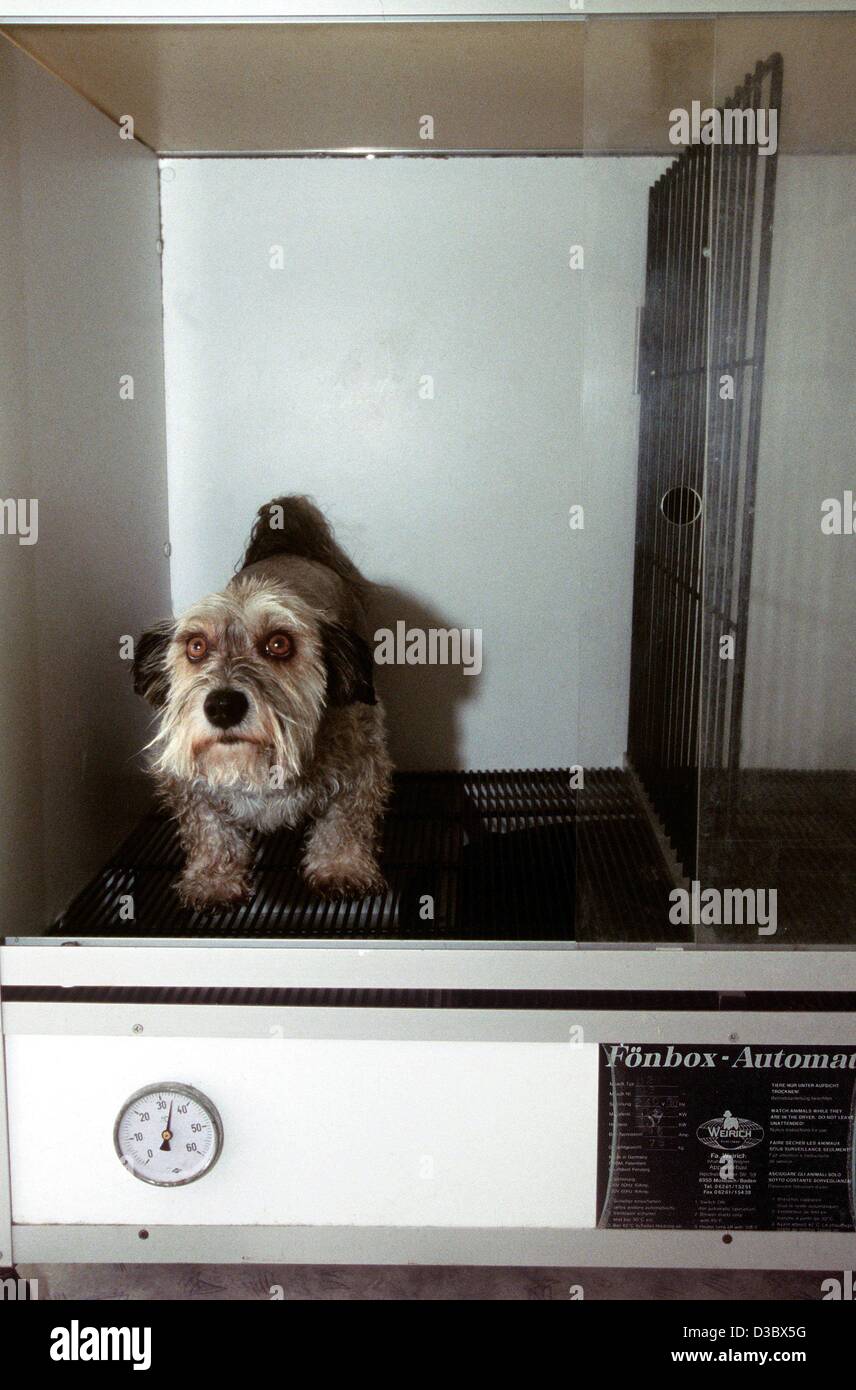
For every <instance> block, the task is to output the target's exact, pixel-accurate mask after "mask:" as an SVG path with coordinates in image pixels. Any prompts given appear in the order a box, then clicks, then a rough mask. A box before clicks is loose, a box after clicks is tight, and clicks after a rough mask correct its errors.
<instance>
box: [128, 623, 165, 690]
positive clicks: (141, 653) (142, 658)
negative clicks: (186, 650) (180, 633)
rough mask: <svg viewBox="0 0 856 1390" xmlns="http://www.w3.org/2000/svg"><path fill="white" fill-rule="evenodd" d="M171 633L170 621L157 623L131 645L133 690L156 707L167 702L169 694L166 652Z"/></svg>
mask: <svg viewBox="0 0 856 1390" xmlns="http://www.w3.org/2000/svg"><path fill="white" fill-rule="evenodd" d="M174 632H175V624H174V623H173V622H165V623H157V624H156V625H155V627H150V628H149V629H148V631H147V632H144V633H143V635H142V637H140V638H139V640H138V641H137V642H136V643H135V644H134V664H133V667H132V668H131V670H132V675H133V677H134V689H135V691H136V692H137V694H138V695H142V697H143V699H144V700H148V701H149V704H152V705H154V707H155V709H160V707H161V705H163V704H165V703H166V698H167V695H168V694H169V675H168V674H167V669H166V653H167V648H168V647H169V644H170V642H171V641H172V636H173V633H174Z"/></svg>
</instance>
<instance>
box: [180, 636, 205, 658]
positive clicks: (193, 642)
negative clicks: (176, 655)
mask: <svg viewBox="0 0 856 1390" xmlns="http://www.w3.org/2000/svg"><path fill="white" fill-rule="evenodd" d="M184 650H185V651H186V652H187V659H188V661H201V660H202V658H203V657H204V656H207V655H208V642H207V640H206V639H205V638H204V637H201V636H200V635H199V633H198V632H197V633H196V635H195V636H194V637H188V639H187V643H186V645H185V648H184Z"/></svg>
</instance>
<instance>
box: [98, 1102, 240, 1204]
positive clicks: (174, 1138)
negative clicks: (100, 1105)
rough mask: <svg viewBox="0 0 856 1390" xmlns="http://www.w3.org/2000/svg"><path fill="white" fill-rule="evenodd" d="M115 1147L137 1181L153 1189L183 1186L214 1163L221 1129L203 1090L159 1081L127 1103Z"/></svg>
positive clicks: (120, 1116) (121, 1113) (117, 1126)
mask: <svg viewBox="0 0 856 1390" xmlns="http://www.w3.org/2000/svg"><path fill="white" fill-rule="evenodd" d="M113 1143H114V1144H115V1146H116V1152H117V1154H118V1155H119V1157H120V1159H121V1160H122V1162H123V1164H124V1165H125V1167H126V1168H127V1170H128V1172H129V1173H133V1175H134V1177H135V1178H139V1179H140V1180H141V1181H142V1182H150V1183H154V1184H155V1186H157V1187H181V1186H182V1185H183V1184H184V1183H188V1182H195V1181H196V1179H197V1178H201V1177H202V1175H203V1173H207V1172H208V1170H209V1168H211V1167H212V1166H213V1165H214V1164H215V1163H216V1162H217V1159H218V1158H219V1157H220V1150H221V1148H222V1146H223V1125H222V1123H221V1120H220V1116H219V1115H218V1113H217V1108H216V1106H215V1105H214V1104H213V1103H212V1102H211V1101H210V1100H209V1099H208V1097H207V1096H204V1095H203V1094H202V1092H201V1091H197V1090H194V1088H193V1087H192V1086H184V1085H181V1084H179V1083H177V1082H175V1081H163V1082H161V1083H160V1084H159V1085H155V1086H144V1087H143V1089H142V1090H141V1091H136V1092H135V1093H134V1095H132V1096H131V1097H130V1098H129V1099H128V1100H126V1102H125V1104H124V1105H123V1106H122V1109H121V1110H120V1111H119V1114H118V1116H117V1119H116V1124H115V1127H114V1130H113Z"/></svg>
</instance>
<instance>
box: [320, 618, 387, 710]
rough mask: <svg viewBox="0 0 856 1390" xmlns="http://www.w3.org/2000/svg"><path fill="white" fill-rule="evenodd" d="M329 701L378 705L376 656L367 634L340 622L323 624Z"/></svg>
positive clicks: (343, 703)
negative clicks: (375, 672)
mask: <svg viewBox="0 0 856 1390" xmlns="http://www.w3.org/2000/svg"><path fill="white" fill-rule="evenodd" d="M321 646H322V649H323V652H324V666H325V668H326V671H327V703H328V705H353V704H361V705H376V704H377V697H376V696H375V688H374V656H373V654H372V649H371V647H370V646H369V644H368V642H367V641H366V639H365V638H364V637H361V636H360V635H359V633H358V632H354V630H353V628H350V627H343V626H342V624H341V623H322V624H321Z"/></svg>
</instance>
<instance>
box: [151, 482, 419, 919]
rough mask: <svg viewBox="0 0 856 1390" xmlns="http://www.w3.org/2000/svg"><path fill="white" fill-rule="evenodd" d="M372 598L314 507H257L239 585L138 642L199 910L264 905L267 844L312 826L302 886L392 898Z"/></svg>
mask: <svg viewBox="0 0 856 1390" xmlns="http://www.w3.org/2000/svg"><path fill="white" fill-rule="evenodd" d="M369 589H370V586H369V585H368V583H367V581H366V580H365V579H364V578H363V577H362V575H361V574H360V573H359V571H358V570H357V568H356V567H355V565H354V564H353V563H352V561H351V560H350V559H349V558H348V556H347V555H346V554H345V553H344V551H342V550H341V548H340V547H339V545H338V544H337V542H336V540H335V538H334V536H333V533H332V531H331V529H330V526H329V524H328V522H327V520H326V518H325V517H324V516H323V514H322V513H321V512H320V511H319V509H318V508H317V507H316V506H315V505H314V503H313V502H312V501H311V500H310V499H309V498H307V497H299V496H291V497H275V498H273V499H272V501H270V502H268V503H266V504H265V505H264V506H263V507H261V508H260V509H259V512H258V514H257V516H256V519H255V522H254V524H253V528H252V534H251V536H250V540H249V544H248V546H247V550H246V553H245V555H244V557H243V561H242V562H241V565H240V569H239V570H238V572H237V574H236V575H235V577H234V578H233V579H232V580H231V581H230V582H229V584H227V586H226V588H225V589H223V590H222V591H221V592H220V593H216V594H211V595H209V596H208V597H207V598H203V599H202V600H200V602H199V603H195V604H193V605H192V606H191V607H190V608H189V609H188V610H187V611H186V612H185V613H183V614H182V615H181V617H180V618H178V619H171V620H169V621H167V622H162V623H159V624H157V625H156V626H155V627H153V628H150V629H149V630H148V631H147V632H145V633H144V634H143V635H142V637H141V638H140V639H139V641H138V642H137V643H136V645H135V657H134V666H133V675H134V688H135V690H136V691H137V693H138V694H139V695H142V696H143V697H144V698H145V699H147V700H148V701H149V702H150V703H151V704H152V705H153V706H154V708H155V709H156V711H157V714H158V721H159V723H158V731H157V733H156V735H155V737H154V738H153V739H152V741H151V743H150V744H149V745H148V746H147V747H148V749H149V750H150V751H151V753H152V755H153V756H152V758H151V770H152V772H153V774H154V777H155V779H156V782H157V786H158V791H159V794H160V797H161V799H162V801H163V802H164V803H165V804H166V805H167V807H168V808H169V810H170V811H171V812H172V814H173V815H174V816H175V817H176V819H177V821H178V830H179V836H180V839H181V843H182V847H183V849H184V852H185V867H184V871H183V873H182V875H181V878H180V880H179V883H178V891H179V896H180V898H181V900H182V902H183V903H184V905H185V906H187V907H191V908H206V907H214V906H220V905H224V904H230V903H238V902H242V901H245V900H248V899H249V898H250V897H251V896H252V891H253V885H252V881H251V862H252V858H253V841H254V837H253V832H255V831H260V832H262V833H267V832H270V831H273V830H276V829H278V828H279V827H280V826H297V825H298V824H300V823H301V822H302V821H304V819H306V818H310V819H311V822H312V824H311V828H310V831H309V834H308V838H307V842H306V847H305V852H304V857H303V866H302V867H303V874H304V877H305V879H306V881H307V882H308V884H309V885H310V887H311V888H312V889H313V890H314V891H315V892H317V893H318V894H320V895H321V896H323V897H329V898H336V897H359V896H362V895H363V894H367V893H373V892H379V891H381V890H382V888H383V886H384V884H383V877H382V874H381V871H380V868H379V866H378V862H377V857H376V844H377V836H378V829H379V824H380V820H381V817H382V814H383V811H384V807H385V805H386V802H387V799H388V795H389V790H390V784H391V773H392V767H391V763H390V759H389V756H388V753H387V746H386V734H385V726H384V713H383V707H382V705H381V703H380V702H379V700H378V698H377V696H376V693H375V688H374V680H373V673H374V661H373V655H372V651H371V648H370V647H369V645H368V643H367V641H366V639H365V637H364V635H363V632H362V627H363V622H364V616H365V602H366V599H367V596H368V593H369Z"/></svg>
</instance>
